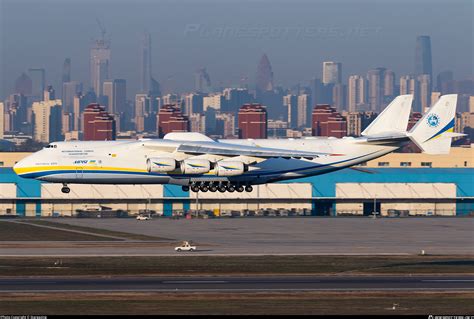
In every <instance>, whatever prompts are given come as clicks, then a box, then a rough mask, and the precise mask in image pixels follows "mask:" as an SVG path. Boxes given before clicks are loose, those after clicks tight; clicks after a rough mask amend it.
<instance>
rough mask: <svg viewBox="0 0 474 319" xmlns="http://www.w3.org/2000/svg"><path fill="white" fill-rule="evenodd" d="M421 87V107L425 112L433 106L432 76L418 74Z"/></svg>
mask: <svg viewBox="0 0 474 319" xmlns="http://www.w3.org/2000/svg"><path fill="white" fill-rule="evenodd" d="M417 80H418V82H419V88H420V107H421V111H423V112H425V111H426V110H427V109H428V108H429V107H430V106H431V76H430V75H429V74H422V75H419V76H418V79H417Z"/></svg>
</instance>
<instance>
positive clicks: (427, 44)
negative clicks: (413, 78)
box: [415, 35, 433, 78]
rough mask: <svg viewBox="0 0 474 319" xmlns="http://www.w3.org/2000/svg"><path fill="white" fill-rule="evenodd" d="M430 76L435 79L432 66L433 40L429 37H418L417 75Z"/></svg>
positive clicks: (416, 50) (416, 54)
mask: <svg viewBox="0 0 474 319" xmlns="http://www.w3.org/2000/svg"><path fill="white" fill-rule="evenodd" d="M421 74H428V75H429V76H430V78H433V73H432V65H431V39H430V37H429V36H428V35H420V36H418V37H416V48H415V75H417V76H418V75H421Z"/></svg>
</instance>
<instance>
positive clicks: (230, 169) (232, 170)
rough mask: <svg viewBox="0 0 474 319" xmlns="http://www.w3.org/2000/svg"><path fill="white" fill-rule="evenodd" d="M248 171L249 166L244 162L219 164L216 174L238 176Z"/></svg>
mask: <svg viewBox="0 0 474 319" xmlns="http://www.w3.org/2000/svg"><path fill="white" fill-rule="evenodd" d="M246 171H248V166H247V165H245V164H244V163H242V162H237V161H236V162H231V161H224V162H217V164H216V167H215V172H216V175H217V176H236V175H242V174H243V173H245V172H246Z"/></svg>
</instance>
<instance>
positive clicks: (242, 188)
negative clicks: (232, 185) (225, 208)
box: [236, 185, 244, 193]
mask: <svg viewBox="0 0 474 319" xmlns="http://www.w3.org/2000/svg"><path fill="white" fill-rule="evenodd" d="M236 191H238V192H239V193H242V192H243V191H244V187H243V186H242V185H239V186H237V188H236Z"/></svg>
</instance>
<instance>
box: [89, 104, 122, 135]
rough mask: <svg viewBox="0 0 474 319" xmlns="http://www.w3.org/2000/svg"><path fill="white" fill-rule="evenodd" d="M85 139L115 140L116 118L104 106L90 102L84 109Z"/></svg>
mask: <svg viewBox="0 0 474 319" xmlns="http://www.w3.org/2000/svg"><path fill="white" fill-rule="evenodd" d="M83 118H84V120H83V123H84V141H110V140H115V138H116V131H115V119H114V117H113V116H112V115H110V114H109V113H108V112H107V111H106V110H105V108H104V107H103V106H100V105H99V104H89V105H88V106H87V107H86V109H85V110H84V114H83Z"/></svg>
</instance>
